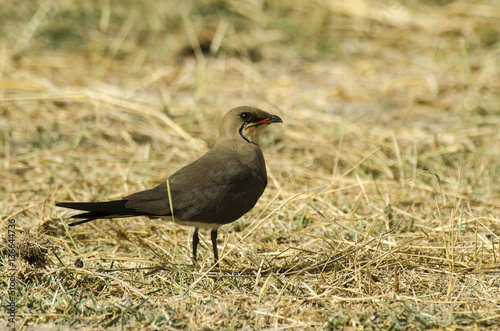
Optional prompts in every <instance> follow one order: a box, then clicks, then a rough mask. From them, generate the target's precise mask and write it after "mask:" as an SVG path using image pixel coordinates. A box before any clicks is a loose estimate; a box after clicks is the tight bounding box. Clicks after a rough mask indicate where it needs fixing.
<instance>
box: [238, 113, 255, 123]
mask: <svg viewBox="0 0 500 331" xmlns="http://www.w3.org/2000/svg"><path fill="white" fill-rule="evenodd" d="M251 117H252V116H251V115H250V114H249V113H241V114H240V118H241V119H242V120H243V121H245V122H249V121H250V118H251Z"/></svg>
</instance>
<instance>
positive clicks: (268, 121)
mask: <svg viewBox="0 0 500 331" xmlns="http://www.w3.org/2000/svg"><path fill="white" fill-rule="evenodd" d="M271 123H283V120H282V119H281V118H279V116H276V115H271V116H269V117H268V118H264V119H263V120H260V121H258V122H257V123H256V124H257V125H261V124H271Z"/></svg>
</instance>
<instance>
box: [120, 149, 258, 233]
mask: <svg viewBox="0 0 500 331" xmlns="http://www.w3.org/2000/svg"><path fill="white" fill-rule="evenodd" d="M206 161H207V160H206V159H204V158H203V157H202V158H201V159H199V160H198V161H195V162H194V163H191V164H190V165H188V166H186V167H184V168H182V169H181V170H179V171H178V172H176V173H175V174H173V175H172V176H170V177H169V179H168V182H169V183H168V184H169V186H170V198H169V189H168V186H167V181H165V182H163V183H161V184H160V185H158V186H157V187H155V188H153V189H150V190H146V191H141V192H137V193H134V194H132V195H129V196H127V197H125V198H124V200H127V202H126V207H127V208H130V209H133V210H136V211H138V212H144V213H147V214H152V215H171V208H170V203H169V201H170V200H171V201H172V203H173V207H174V208H173V211H174V216H175V217H178V218H180V219H182V220H184V221H204V222H221V223H226V222H231V221H234V220H236V219H237V218H239V217H241V215H243V214H244V213H246V212H247V211H248V210H250V209H251V208H252V207H253V206H254V205H255V203H256V202H257V200H258V198H259V197H260V196H261V194H262V192H263V191H264V188H265V186H266V182H267V180H266V178H265V176H264V178H260V177H262V176H259V175H258V174H256V173H255V171H252V169H250V168H248V167H247V166H245V165H244V164H241V162H239V161H238V160H237V159H226V162H225V163H224V164H216V163H215V164H213V163H210V164H211V165H212V166H209V167H207V165H206ZM264 175H265V173H264Z"/></svg>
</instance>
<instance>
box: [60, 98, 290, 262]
mask: <svg viewBox="0 0 500 331" xmlns="http://www.w3.org/2000/svg"><path fill="white" fill-rule="evenodd" d="M272 123H283V121H282V119H281V118H280V117H279V116H277V115H271V114H270V113H268V112H266V111H264V110H261V109H258V108H254V107H250V106H239V107H236V108H233V109H231V110H229V111H228V112H227V113H226V114H225V115H224V117H223V119H222V124H221V126H220V130H219V135H218V138H217V141H216V142H215V144H214V145H213V146H212V148H210V149H209V150H208V151H207V152H206V153H205V154H204V155H203V156H201V157H200V158H199V159H198V160H196V161H194V162H192V163H190V164H188V165H187V166H185V167H183V168H181V169H180V170H178V171H177V172H175V173H174V174H172V175H171V176H170V177H168V178H167V179H166V180H165V181H163V182H162V183H161V184H159V185H158V186H156V187H154V188H152V189H148V190H144V191H139V192H136V193H133V194H131V195H128V196H125V197H124V198H122V199H120V200H113V201H105V202H58V203H56V206H57V207H64V208H70V209H75V210H80V211H86V212H85V213H81V214H77V215H73V216H71V218H72V219H81V220H80V221H76V222H73V223H70V224H68V225H69V226H75V225H80V224H84V223H87V222H90V221H94V220H97V219H103V218H104V219H114V218H126V217H134V216H147V217H149V218H160V219H166V220H173V221H174V222H175V223H176V224H180V225H186V226H192V227H194V232H193V238H192V253H193V261H194V263H195V264H196V258H197V257H196V255H197V249H198V243H199V236H198V230H199V229H208V230H210V238H211V241H212V248H213V253H214V260H215V264H217V263H218V261H219V254H218V251H217V231H218V229H219V227H220V226H222V225H224V224H229V223H231V222H234V221H236V220H237V219H239V218H240V217H242V216H243V215H244V214H246V213H247V212H248V211H250V210H251V209H252V208H253V207H254V206H255V205H256V203H257V201H258V200H259V198H260V197H261V195H262V193H263V192H264V189H265V188H266V186H267V171H266V164H265V160H264V155H263V153H262V150H261V148H260V145H259V138H260V137H261V135H262V133H263V131H264V129H265V128H266V127H268V126H269V125H270V124H272Z"/></svg>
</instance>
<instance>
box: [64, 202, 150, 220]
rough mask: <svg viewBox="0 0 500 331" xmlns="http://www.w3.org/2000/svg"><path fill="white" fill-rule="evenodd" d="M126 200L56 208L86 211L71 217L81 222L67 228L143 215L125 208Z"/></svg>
mask: <svg viewBox="0 0 500 331" xmlns="http://www.w3.org/2000/svg"><path fill="white" fill-rule="evenodd" d="M126 203H127V200H116V201H106V202H59V203H56V206H57V207H64V208H70V209H76V210H84V211H88V213H83V214H78V215H73V216H71V218H81V219H83V220H82V221H78V222H73V223H71V224H68V225H69V226H75V225H79V224H83V223H87V222H90V221H93V220H96V219H100V218H116V217H130V216H140V215H145V213H140V212H137V211H135V210H134V209H130V208H127V207H125V204H126Z"/></svg>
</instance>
